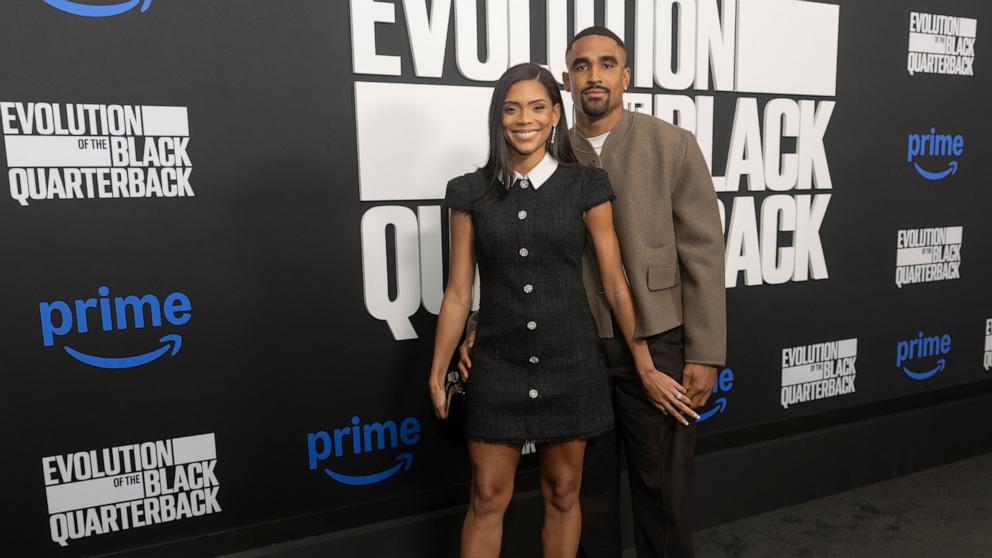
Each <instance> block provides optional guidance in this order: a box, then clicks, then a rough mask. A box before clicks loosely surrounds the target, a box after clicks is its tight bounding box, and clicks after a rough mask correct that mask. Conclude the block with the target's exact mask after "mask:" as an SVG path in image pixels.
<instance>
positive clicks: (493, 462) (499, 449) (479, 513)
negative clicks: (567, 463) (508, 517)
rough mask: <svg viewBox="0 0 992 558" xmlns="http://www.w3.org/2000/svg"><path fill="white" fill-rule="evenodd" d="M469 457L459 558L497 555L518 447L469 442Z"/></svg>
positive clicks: (494, 557)
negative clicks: (469, 477)
mask: <svg viewBox="0 0 992 558" xmlns="http://www.w3.org/2000/svg"><path fill="white" fill-rule="evenodd" d="M468 457H469V461H471V463H472V487H471V492H470V495H469V503H468V512H467V513H466V514H465V523H464V524H463V525H462V558H498V556H499V549H500V543H502V540H503V514H504V513H505V512H506V508H507V506H509V505H510V498H511V497H512V496H513V477H514V475H515V474H516V472H517V463H518V462H519V461H520V447H519V446H508V445H502V444H486V443H482V442H473V441H469V443H468ZM580 463H581V461H580ZM572 556H573V557H574V556H575V553H574V552H573V553H572Z"/></svg>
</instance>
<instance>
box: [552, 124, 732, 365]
mask: <svg viewBox="0 0 992 558" xmlns="http://www.w3.org/2000/svg"><path fill="white" fill-rule="evenodd" d="M569 134H570V139H571V140H572V149H573V151H574V152H575V156H576V157H577V158H578V159H579V162H580V163H583V164H586V165H590V166H593V167H602V168H604V169H606V171H607V172H608V173H609V175H610V182H611V183H612V184H613V188H614V190H615V191H616V195H617V199H616V201H615V202H613V220H614V225H615V227H616V230H617V236H618V237H619V240H620V252H621V256H622V258H623V264H624V270H625V272H626V274H627V280H628V282H629V283H630V288H631V291H632V292H633V295H634V308H635V311H636V313H637V327H636V330H635V335H636V336H637V337H648V336H651V335H655V334H658V333H661V332H664V331H667V330H669V329H672V328H673V327H676V326H678V325H682V326H683V333H684V339H685V348H684V350H685V361H686V362H694V363H698V364H710V365H714V366H722V365H723V364H724V362H725V359H726V350H727V349H726V337H727V324H726V297H725V292H724V246H723V232H722V230H721V225H720V216H719V210H718V208H717V201H716V193H715V192H714V190H713V181H712V179H711V178H710V173H709V171H708V170H707V168H706V162H705V160H704V159H703V154H702V152H701V151H700V150H699V146H698V145H697V144H696V139H695V137H694V136H693V135H692V134H691V133H690V132H688V131H686V130H683V129H681V128H678V127H676V126H673V125H671V124H669V123H667V122H664V121H662V120H660V119H658V118H655V117H653V116H649V115H646V114H640V113H636V112H631V111H625V112H624V115H623V118H622V119H621V120H620V123H619V124H617V126H616V127H615V128H614V129H613V131H612V132H611V133H610V135H609V137H607V138H606V143H605V145H604V146H603V155H602V157H598V156H597V155H596V152H595V151H594V150H593V148H592V146H591V145H590V144H589V142H588V141H586V139H585V138H584V137H582V135H581V134H579V133H578V130H577V129H576V128H572V130H570V132H569ZM591 244H592V243H588V244H587V246H586V251H585V254H584V256H583V282H584V283H585V287H586V296H587V297H588V299H589V306H590V307H591V308H592V312H593V317H594V318H595V319H596V326H597V327H598V329H599V336H600V337H605V338H610V337H613V336H614V332H613V323H612V320H611V316H610V308H609V305H608V304H607V302H606V297H605V296H603V287H602V284H601V281H600V274H599V266H598V265H597V263H596V256H595V252H594V250H593V248H592V246H591Z"/></svg>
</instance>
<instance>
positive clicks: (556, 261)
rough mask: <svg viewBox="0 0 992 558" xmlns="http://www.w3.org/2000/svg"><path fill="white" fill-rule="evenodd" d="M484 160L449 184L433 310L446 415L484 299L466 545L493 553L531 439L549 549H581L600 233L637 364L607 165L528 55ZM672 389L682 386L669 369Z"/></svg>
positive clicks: (510, 77)
mask: <svg viewBox="0 0 992 558" xmlns="http://www.w3.org/2000/svg"><path fill="white" fill-rule="evenodd" d="M489 135H490V142H489V160H488V161H487V163H486V165H485V166H484V167H483V168H481V169H479V170H478V171H476V172H474V173H470V174H467V175H464V176H461V177H458V178H455V179H453V180H452V181H451V182H449V183H448V188H447V193H446V195H445V200H444V204H445V206H447V207H449V208H450V209H452V210H453V211H452V212H451V251H450V254H451V255H450V271H449V276H448V285H447V287H446V289H445V292H444V300H443V302H442V304H441V311H440V314H439V317H438V324H437V332H436V338H435V345H434V358H433V361H432V365H431V373H430V381H429V387H430V394H431V400H432V403H433V405H434V410H435V413H436V414H437V416H438V417H439V418H442V419H444V418H446V414H447V409H446V406H447V405H446V404H447V402H446V394H445V385H444V381H445V373H446V370H447V367H448V363H449V361H450V359H451V356H452V353H453V352H454V350H455V347H456V345H457V344H458V342H459V340H460V338H461V336H462V332H463V329H464V324H465V320H466V317H467V316H468V314H469V311H470V308H471V304H472V287H473V280H474V277H475V266H476V263H478V265H479V272H480V277H481V289H482V297H481V308H480V313H479V315H480V318H479V324H478V327H477V330H476V342H475V346H474V348H473V367H472V375H471V378H469V379H468V384H467V393H468V395H467V397H468V400H467V412H466V421H465V431H466V435H467V437H468V439H469V442H468V452H469V459H470V461H471V464H472V489H471V496H470V500H469V509H468V512H467V513H466V516H465V522H464V526H463V529H462V556H465V557H473V558H474V557H481V556H493V557H495V556H498V555H499V549H500V541H501V538H502V522H503V514H504V512H505V510H506V507H507V505H508V504H509V501H510V497H511V496H512V494H513V480H514V473H515V471H516V467H517V463H518V461H519V459H520V448H521V444H522V443H523V442H525V441H527V440H534V441H536V443H537V447H538V453H539V460H540V468H541V492H542V495H543V496H544V501H545V506H544V509H545V515H544V529H543V531H542V545H543V549H544V556H546V557H551V556H568V557H569V558H573V557H574V556H575V554H576V550H577V548H578V541H579V528H580V525H581V516H580V511H579V504H578V495H579V484H580V482H581V478H582V458H583V454H584V452H585V445H586V439H588V438H591V437H593V436H596V435H598V434H600V433H602V432H604V431H607V430H609V429H610V428H612V426H613V412H612V409H611V406H610V398H609V392H608V388H607V378H606V367H605V364H604V360H603V356H602V354H601V352H600V348H599V345H598V336H597V332H596V326H595V323H594V322H593V318H592V314H591V312H590V310H589V306H588V302H587V300H586V293H585V288H584V287H583V283H582V263H581V258H582V252H583V249H584V246H585V242H586V238H587V237H589V238H591V239H592V242H593V244H594V248H595V253H596V258H597V261H598V263H599V268H600V270H601V274H602V284H603V290H604V294H605V296H606V299H607V301H608V302H609V304H610V307H611V308H612V310H613V314H614V316H615V318H616V320H617V322H618V325H619V326H620V329H621V331H622V332H623V335H624V338H625V339H626V341H627V343H628V346H629V347H630V349H631V352H632V353H633V355H634V358H635V360H636V361H637V363H638V364H643V365H645V366H647V365H650V366H653V363H652V361H651V355H650V354H649V352H648V348H647V346H646V344H645V343H644V342H643V340H638V339H635V338H634V334H633V332H634V323H635V319H634V308H633V302H632V298H631V294H630V288H629V286H628V285H627V282H626V279H625V278H624V274H623V269H622V266H621V261H620V249H619V246H618V244H617V237H616V232H615V231H614V229H613V213H612V204H611V200H613V199H614V197H615V196H614V195H613V189H612V187H611V186H610V183H609V179H608V178H607V175H606V172H605V171H603V170H601V169H593V168H589V167H584V166H581V165H578V164H576V163H575V158H574V156H573V155H572V152H571V148H570V146H569V144H568V134H567V123H566V122H565V118H564V115H562V102H561V94H560V92H559V90H558V84H557V83H556V82H555V80H554V77H553V76H552V75H551V73H550V72H549V71H547V70H545V69H543V68H541V67H540V66H537V65H536V64H521V65H518V66H514V67H512V68H510V69H509V70H507V71H506V73H505V74H503V76H502V77H501V78H500V80H499V81H498V82H497V84H496V87H495V90H494V91H493V97H492V102H491V105H490V108H489ZM665 378H666V379H667V383H666V386H665V388H666V392H667V394H668V396H669V397H670V398H671V400H672V402H673V403H678V405H679V408H680V409H683V410H685V411H686V412H687V413H688V414H690V415H695V413H693V412H692V410H691V409H689V408H688V407H686V406H685V405H684V404H682V403H681V401H680V400H681V399H682V397H683V396H682V394H683V393H684V392H685V389H684V388H683V387H682V386H681V385H680V384H679V383H678V382H676V381H675V380H673V379H671V378H670V377H668V376H665Z"/></svg>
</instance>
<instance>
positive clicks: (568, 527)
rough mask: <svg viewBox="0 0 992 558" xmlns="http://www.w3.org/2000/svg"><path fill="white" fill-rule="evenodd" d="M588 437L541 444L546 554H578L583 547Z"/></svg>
mask: <svg viewBox="0 0 992 558" xmlns="http://www.w3.org/2000/svg"><path fill="white" fill-rule="evenodd" d="M585 451H586V442H585V440H577V441H572V442H562V443H557V444H546V445H542V446H540V447H539V448H538V453H539V454H540V460H541V494H542V495H543V496H544V530H543V531H542V532H541V541H542V547H543V549H544V558H559V557H561V558H566V557H567V558H574V557H575V554H576V552H577V551H578V548H579V532H580V531H581V529H582V512H581V511H580V509H579V486H580V485H581V484H582V458H583V456H584V455H585Z"/></svg>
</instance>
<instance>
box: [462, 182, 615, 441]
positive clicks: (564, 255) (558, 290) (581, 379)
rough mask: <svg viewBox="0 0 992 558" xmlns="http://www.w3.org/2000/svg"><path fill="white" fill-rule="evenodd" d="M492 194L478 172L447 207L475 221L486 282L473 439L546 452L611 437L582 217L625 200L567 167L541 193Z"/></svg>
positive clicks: (469, 410) (471, 402) (471, 409)
mask: <svg viewBox="0 0 992 558" xmlns="http://www.w3.org/2000/svg"><path fill="white" fill-rule="evenodd" d="M488 188H489V183H488V181H487V180H486V179H485V178H484V177H483V175H482V173H481V171H476V172H474V173H471V174H466V175H464V176H460V177H458V178H455V179H453V180H451V181H450V182H449V183H448V186H447V193H446V194H445V198H444V205H445V206H446V207H449V208H451V209H454V210H458V211H464V212H467V213H469V214H470V215H471V216H472V221H473V225H474V229H475V251H476V257H477V260H478V263H479V276H480V283H481V284H480V288H481V301H480V308H479V310H480V312H479V323H478V329H477V330H476V332H477V333H476V343H475V346H474V348H473V349H472V370H471V373H470V375H469V380H468V384H467V386H466V388H467V393H468V399H467V406H466V420H465V432H466V435H467V437H468V438H469V439H473V440H479V441H486V442H499V443H508V444H520V443H523V442H525V441H535V442H537V443H539V444H540V443H547V442H556V441H566V440H576V439H583V438H590V437H593V436H596V435H597V434H600V433H602V432H604V431H607V430H609V429H611V428H612V427H613V411H612V406H611V402H610V395H609V389H608V384H607V376H606V364H605V361H604V357H603V354H602V350H601V349H600V347H599V340H598V334H597V331H596V324H595V322H594V321H593V317H592V312H591V311H590V310H589V304H588V302H587V300H586V292H585V287H584V286H583V284H582V252H583V249H584V247H585V243H586V241H587V238H588V233H587V231H586V227H585V222H584V221H583V218H582V214H583V212H584V211H585V210H587V209H590V208H592V207H594V206H596V205H599V204H601V203H605V202H607V201H610V200H613V199H614V198H615V196H614V194H613V188H612V187H611V186H610V181H609V178H608V177H607V175H606V172H605V171H603V170H602V169H594V168H590V167H586V166H582V165H578V164H559V165H558V168H557V169H555V171H554V173H553V174H552V175H551V176H550V178H548V179H547V180H546V181H545V182H544V183H542V184H541V185H540V187H539V188H538V189H537V190H535V189H534V188H533V186H531V185H529V182H528V181H526V180H517V181H516V182H515V183H514V184H513V185H512V186H511V188H510V189H509V191H508V193H507V195H506V196H505V197H504V198H502V199H500V198H499V197H498V196H496V195H494V194H493V193H492V192H491V191H490V192H489V193H487V189H488ZM590 242H591V241H590Z"/></svg>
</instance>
